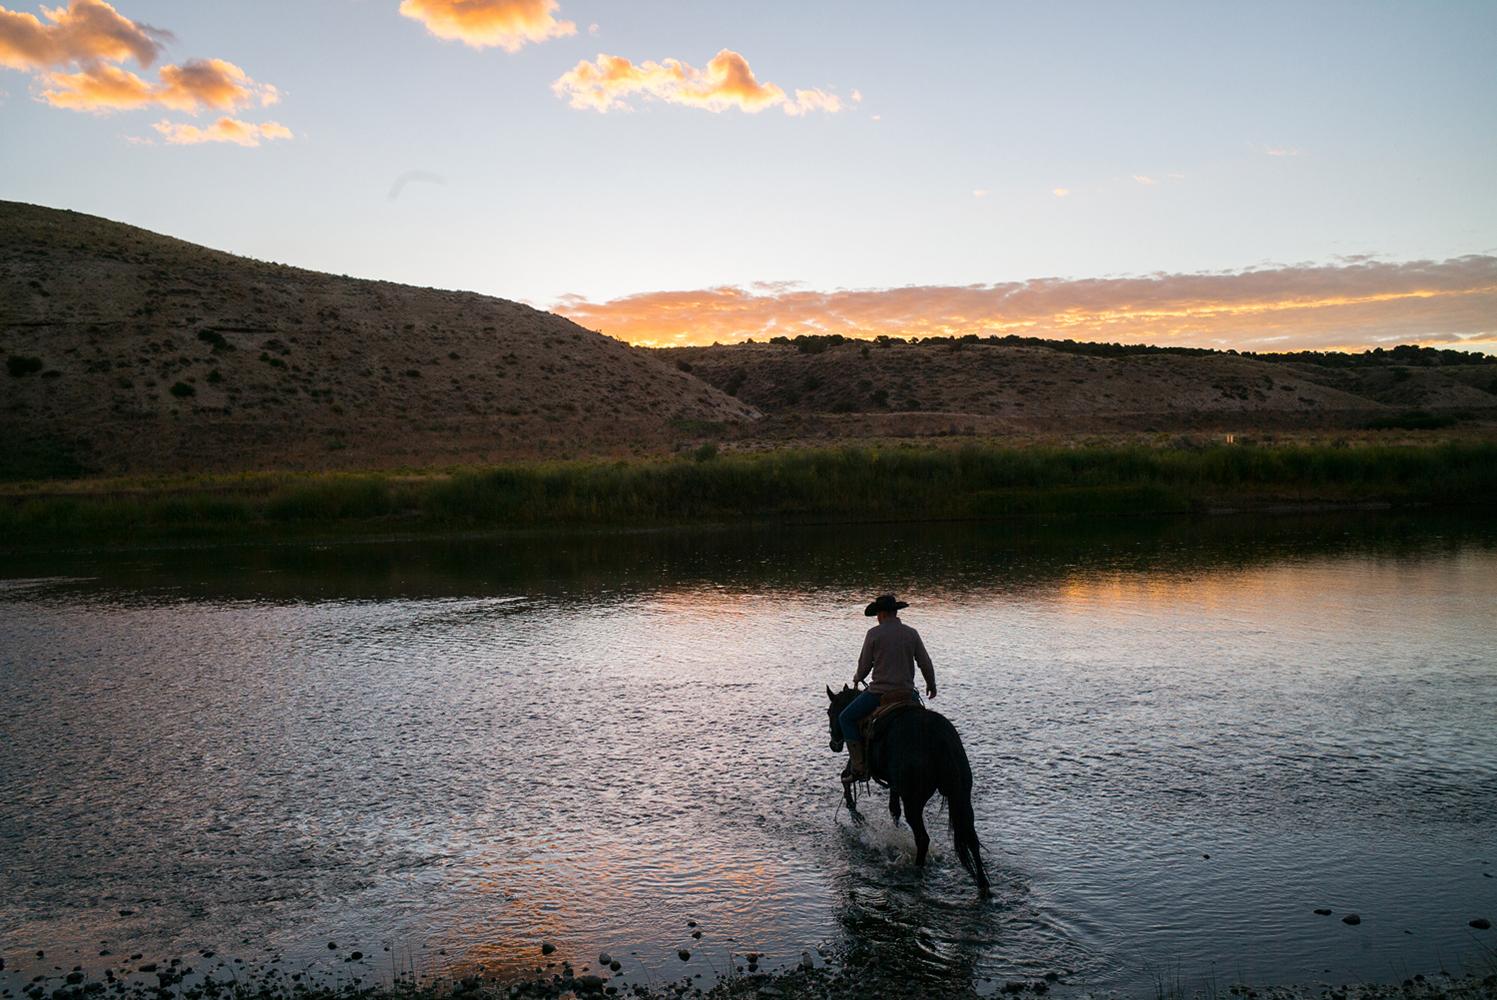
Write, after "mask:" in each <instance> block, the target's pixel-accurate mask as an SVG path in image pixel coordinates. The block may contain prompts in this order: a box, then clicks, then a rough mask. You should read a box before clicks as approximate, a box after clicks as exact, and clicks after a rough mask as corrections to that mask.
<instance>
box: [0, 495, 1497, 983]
mask: <svg viewBox="0 0 1497 1000" xmlns="http://www.w3.org/2000/svg"><path fill="white" fill-rule="evenodd" d="M1493 538H1494V534H1493V531H1492V530H1491V526H1490V525H1488V524H1482V523H1471V522H1449V523H1446V522H1440V521H1436V520H1419V519H1414V518H1408V517H1402V516H1357V517H1349V518H1333V519H1319V518H1316V519H1275V520H1267V521H1264V520H1258V521H1253V520H1237V519H1232V520H1225V521H1202V522H1137V523H1129V524H1124V525H1110V526H1094V527H1092V528H1089V529H1087V530H1085V531H1079V532H1078V530H1077V529H1076V527H1075V526H1074V525H1055V526H1048V527H1047V526H1043V525H1042V526H1038V527H1034V526H1030V525H1018V524H1015V525H999V526H956V525H951V526H925V527H919V526H887V527H878V528H863V529H857V530H843V529H838V530H829V529H796V530H788V529H787V530H781V531H773V530H771V531H762V530H753V531H748V530H745V531H719V532H707V531H702V532H689V533H682V534H674V533H651V534H637V535H626V536H586V537H580V538H577V537H570V536H566V537H563V536H536V537H532V538H527V539H507V540H494V539H460V540H446V541H432V540H425V541H408V542H398V543H379V544H353V545H341V546H325V547H304V546H300V547H299V546H259V547H255V546H245V547H235V548H227V549H217V550H197V549H183V550H166V549H164V550H154V551H149V552H126V553H113V554H108V553H106V554H99V553H81V552H80V553H72V554H63V555H57V556H51V557H39V556H31V557H24V558H22V557H11V559H10V560H9V561H8V563H7V565H6V567H5V575H6V576H8V577H9V578H10V582H9V583H6V584H4V585H0V703H3V704H4V705H6V706H7V712H6V713H5V714H4V715H3V716H0V740H3V745H4V746H5V747H6V759H5V767H4V768H3V769H0V800H3V801H4V802H5V803H6V807H5V809H4V810H0V941H3V942H5V947H6V948H7V949H12V948H14V949H27V950H29V949H31V948H33V947H35V948H46V949H48V950H49V952H52V953H54V954H57V953H69V952H71V953H72V954H71V955H70V956H69V957H68V958H67V961H68V963H69V964H72V962H74V961H77V962H80V963H83V964H88V965H91V966H97V965H98V964H99V963H100V958H99V957H98V956H97V952H98V951H99V950H101V946H100V944H99V943H98V942H101V941H103V942H108V946H107V947H108V950H112V951H114V952H116V953H120V952H124V951H127V950H130V951H135V950H139V951H146V952H148V953H151V954H154V955H162V954H175V953H185V952H189V951H191V950H193V949H196V948H201V947H210V948H214V949H216V950H218V951H220V952H222V953H225V954H243V955H245V956H246V957H255V956H256V955H265V954H285V955H287V956H289V957H290V958H291V959H292V960H294V961H297V962H314V961H328V960H329V959H328V956H327V955H326V951H327V949H326V947H325V946H326V942H327V941H328V940H336V941H338V942H340V943H343V944H345V945H346V944H347V943H348V942H357V943H358V944H359V945H360V946H362V950H363V951H365V952H367V953H370V954H379V955H381V956H384V959H383V960H386V961H391V962H397V961H411V962H416V961H418V960H419V962H421V963H423V965H424V967H427V968H434V967H438V966H442V965H444V964H446V963H452V964H454V965H455V966H457V967H460V968H469V967H475V966H477V965H479V964H482V965H484V966H486V967H487V968H488V969H489V970H491V971H506V970H514V971H521V970H529V969H533V968H534V967H535V966H536V965H537V964H538V963H540V962H541V956H540V954H539V944H540V942H541V941H542V940H548V941H552V942H554V943H555V944H556V945H557V946H558V951H557V953H556V955H555V956H552V958H550V959H546V960H560V959H561V958H563V957H565V958H569V959H570V960H571V961H572V962H573V963H574V964H575V965H576V966H577V967H578V968H580V967H581V966H582V965H583V964H589V963H591V962H593V961H594V960H595V959H596V956H597V953H598V952H599V951H600V950H608V951H609V952H611V953H613V954H614V955H615V956H617V957H621V958H622V957H624V956H629V962H626V963H625V965H626V966H629V963H630V962H633V963H635V964H636V965H637V969H636V970H635V972H632V973H630V974H631V975H639V976H645V977H647V978H653V979H655V980H656V981H659V980H661V979H669V978H673V977H675V976H678V975H681V974H683V973H684V974H696V973H702V974H703V975H704V976H706V977H708V978H710V977H711V976H713V975H716V974H719V973H721V972H723V971H725V970H726V968H727V967H728V963H730V962H731V961H732V956H733V955H734V954H735V953H737V954H741V953H742V952H744V951H749V950H752V951H756V952H760V953H763V954H765V955H766V956H767V957H766V961H765V964H766V965H774V964H777V963H793V962H795V961H798V960H799V958H800V955H801V953H802V951H803V950H804V949H806V948H814V947H815V946H817V945H829V946H832V947H838V948H841V947H849V948H853V949H873V950H875V951H876V952H877V953H878V954H879V955H881V956H884V958H883V960H885V961H898V962H900V963H902V964H904V965H905V966H907V967H908V968H909V969H911V970H915V972H917V973H918V976H919V977H920V981H921V982H922V983H927V984H928V985H929V987H930V989H931V990H932V991H934V992H942V991H946V990H948V989H954V988H955V987H956V986H958V985H962V984H969V983H977V984H979V985H980V986H981V988H983V989H988V988H992V986H993V984H998V983H1001V982H1003V981H1004V980H1008V979H1021V980H1026V981H1033V980H1035V979H1038V978H1039V977H1041V976H1043V975H1044V974H1045V973H1047V972H1054V973H1057V974H1060V975H1062V976H1064V977H1065V978H1066V980H1067V981H1069V982H1071V983H1073V984H1077V983H1086V984H1091V985H1102V986H1125V987H1130V988H1138V987H1142V988H1145V989H1147V988H1149V987H1151V985H1152V982H1151V980H1150V979H1149V972H1148V970H1149V969H1151V968H1158V967H1160V966H1161V964H1171V963H1178V964H1179V966H1180V967H1181V968H1182V969H1184V970H1185V971H1186V972H1187V973H1191V972H1196V973H1200V972H1204V971H1205V970H1208V969H1210V968H1211V967H1212V965H1213V963H1215V964H1216V967H1217V968H1224V969H1241V970H1242V972H1243V974H1245V975H1249V976H1250V977H1253V978H1256V979H1258V980H1259V981H1266V980H1277V981H1284V980H1296V979H1297V980H1305V979H1315V978H1323V977H1324V976H1325V973H1324V971H1323V970H1324V969H1325V968H1327V967H1329V968H1333V969H1335V970H1336V973H1337V975H1339V976H1341V977H1343V978H1386V977H1387V975H1388V972H1387V969H1388V966H1387V961H1386V960H1387V958H1388V956H1393V960H1395V961H1397V962H1398V963H1402V964H1403V965H1405V966H1407V967H1408V968H1410V969H1413V970H1415V971H1420V970H1422V971H1433V967H1434V965H1435V964H1437V963H1438V961H1440V959H1441V958H1442V957H1445V958H1446V959H1448V957H1449V956H1451V955H1458V954H1461V953H1462V951H1463V949H1468V950H1469V948H1470V943H1469V940H1468V937H1469V934H1468V931H1467V929H1466V927H1465V924H1466V921H1467V920H1469V919H1470V918H1471V917H1473V916H1476V915H1480V914H1481V913H1483V912H1487V911H1489V910H1491V909H1497V906H1494V904H1497V897H1494V895H1493V893H1492V890H1491V888H1490V887H1491V886H1492V885H1493V883H1494V881H1497V880H1493V879H1489V878H1485V877H1484V874H1483V870H1482V868H1483V866H1482V865H1481V864H1480V862H1481V861H1482V860H1492V857H1491V856H1492V855H1494V854H1497V849H1494V843H1493V836H1492V834H1491V832H1490V828H1489V827H1490V817H1491V816H1492V815H1493V814H1494V813H1497V765H1494V764H1493V761H1494V760H1497V736H1494V734H1493V732H1492V731H1491V730H1492V727H1491V726H1490V720H1491V718H1493V717H1494V716H1497V662H1494V657H1493V653H1492V647H1493V643H1492V630H1491V608H1492V607H1493V606H1494V600H1497V549H1494V546H1493ZM881 589H894V590H898V591H901V592H903V593H906V594H908V595H910V596H911V597H912V598H915V600H914V601H913V603H914V604H915V607H914V608H913V609H912V610H911V612H909V615H910V616H911V621H912V622H914V623H915V624H917V625H918V627H919V628H920V629H921V630H922V633H923V634H924V635H925V637H926V640H927V644H928V645H929V646H930V648H931V651H932V653H933V655H934V656H935V658H936V661H937V667H938V671H939V672H940V674H941V687H942V694H941V697H940V699H939V700H938V701H937V703H936V704H935V706H934V707H936V708H938V709H940V710H942V711H943V712H945V713H946V714H948V715H949V716H950V717H951V718H952V719H953V721H954V722H955V723H956V724H957V725H958V727H959V729H960V730H961V732H962V734H963V738H964V742H965V743H966V745H967V748H968V752H969V755H970V756H971V757H972V760H973V765H974V771H975V773H976V774H977V776H978V779H977V811H978V829H979V833H980V835H981V836H982V837H983V839H984V841H985V843H986V844H987V847H988V857H989V858H990V873H991V874H992V875H993V876H994V883H995V889H996V890H997V893H998V898H997V900H996V901H995V903H994V904H992V905H990V906H983V905H980V904H979V903H978V902H977V900H976V899H975V896H974V895H973V893H972V891H971V885H970V880H969V879H967V878H966V877H965V875H964V873H962V872H961V871H960V869H959V868H958V867H957V866H956V864H955V862H954V859H952V858H951V857H950V851H949V848H948V846H947V838H946V835H945V832H944V827H945V818H944V816H939V815H937V813H936V806H935V805H934V804H933V805H932V806H931V807H930V809H929V812H928V822H929V823H930V825H931V830H932V836H933V838H934V840H935V843H934V844H933V865H932V868H931V870H930V871H929V872H928V873H926V874H925V875H924V876H923V877H921V876H917V875H916V873H915V872H914V871H913V869H912V868H911V866H910V863H909V862H910V855H911V853H912V844H911V842H910V838H909V834H908V831H907V830H906V829H902V828H899V829H896V828H893V827H892V826H890V825H889V823H888V820H887V817H886V816H883V815H881V814H882V809H881V808H875V809H871V810H869V812H870V813H871V814H873V815H874V816H875V817H876V819H875V822H874V823H873V824H871V825H870V827H868V828H865V829H857V830H854V829H852V828H850V827H848V826H847V825H845V823H843V822H842V821H841V820H839V819H838V818H837V807H838V800H839V798H840V796H839V795H838V789H837V786H836V783H835V781H834V780H832V776H833V775H835V773H836V770H837V768H838V766H839V763H838V761H837V760H836V759H834V758H833V757H831V755H830V754H829V753H828V752H827V750H826V747H825V734H824V727H825V718H824V711H823V705H824V695H822V694H821V688H822V685H823V683H836V682H838V681H839V680H841V679H844V678H846V677H848V676H850V674H851V670H852V661H853V658H854V656H855V654H856V650H857V646H858V642H859V640H860V637H861V632H862V629H863V628H864V627H865V624H866V623H865V621H864V620H863V619H862V617H861V614H860V611H861V607H862V603H863V602H864V601H865V600H866V597H867V595H868V594H869V593H870V592H871V591H874V590H881ZM1317 906H1331V907H1335V908H1337V911H1338V912H1340V911H1341V910H1342V909H1352V908H1355V909H1356V910H1357V911H1358V912H1360V913H1361V914H1362V916H1363V917H1364V922H1363V924H1362V925H1360V926H1359V927H1358V928H1356V929H1353V928H1350V927H1348V926H1347V925H1343V924H1341V923H1340V922H1339V921H1338V920H1334V919H1331V920H1326V919H1324V918H1320V917H1316V916H1314V915H1313V913H1312V910H1313V909H1314V908H1315V907H1317ZM124 911H129V913H128V914H125V913H124ZM689 921H696V922H697V927H696V928H695V929H697V930H700V931H702V938H701V939H700V940H698V939H695V938H692V937H691V936H690V931H691V929H690V925H689V923H688V922H689ZM1405 931H1409V932H1411V933H1407V934H1406V933H1405ZM376 944H377V945H378V946H379V950H378V951H376V948H375V945H376ZM384 947H389V948H390V949H391V950H390V952H388V953H387V952H385V951H383V948H384ZM682 947H685V948H689V949H690V950H691V953H692V957H691V958H690V960H689V961H686V962H681V961H680V960H679V959H677V958H676V957H675V954H676V950H677V949H678V948H682ZM443 952H446V954H445V955H444V954H442V953H443ZM1372 955H1376V956H1377V957H1376V959H1374V958H1373V957H1370V956H1372ZM397 956H405V957H404V958H402V959H397ZM630 967H631V968H633V966H630ZM1397 978H1402V976H1398V977H1397ZM988 980H992V982H991V983H988V982H987V981H988Z"/></svg>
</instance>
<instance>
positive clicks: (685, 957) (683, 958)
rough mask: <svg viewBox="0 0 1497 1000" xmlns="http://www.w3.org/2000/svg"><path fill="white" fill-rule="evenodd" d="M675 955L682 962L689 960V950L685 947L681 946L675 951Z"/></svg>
mask: <svg viewBox="0 0 1497 1000" xmlns="http://www.w3.org/2000/svg"><path fill="white" fill-rule="evenodd" d="M676 957H677V958H679V959H680V960H681V961H683V962H689V961H691V952H689V951H687V950H686V949H685V948H682V949H681V950H680V951H678V952H676Z"/></svg>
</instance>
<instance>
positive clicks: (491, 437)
mask: <svg viewBox="0 0 1497 1000" xmlns="http://www.w3.org/2000/svg"><path fill="white" fill-rule="evenodd" d="M0 355H6V356H12V355H14V356H19V357H36V358H39V359H41V363H42V366H43V371H41V372H38V373H32V374H27V375H24V376H20V377H17V376H13V375H0V387H3V392H0V398H3V402H0V419H3V428H4V433H3V435H0V449H9V450H10V451H11V457H12V458H14V457H15V454H16V453H17V452H18V451H27V450H28V449H29V450H30V452H31V453H40V454H51V455H55V454H56V453H57V451H58V449H68V448H75V449H76V450H77V453H78V456H79V458H80V459H81V460H82V463H83V465H84V466H85V467H87V468H90V469H94V470H97V471H103V472H145V471H181V470H204V469H214V470H222V469H242V468H266V467H277V468H323V467H339V466H343V467H353V466H365V467H367V466H383V467H391V466H404V465H412V466H429V465H433V464H445V463H452V462H471V461H485V460H493V459H499V458H504V457H519V456H561V455H574V454H624V453H628V452H630V451H635V450H645V449H658V448H660V447H662V446H664V445H665V444H667V443H668V442H669V440H670V439H672V438H673V437H675V436H680V435H678V430H677V428H680V427H681V426H682V425H683V423H685V424H695V423H696V422H700V421H723V422H730V423H732V422H739V421H744V420H748V419H752V418H753V416H754V415H755V414H754V413H753V411H752V409H751V408H750V407H748V406H746V405H744V404H743V403H741V402H739V401H738V400H735V399H732V398H730V397H728V396H727V395H725V394H723V393H721V392H719V391H718V390H716V389H714V388H712V387H710V386H708V385H707V384H705V383H704V382H702V381H700V380H699V379H697V378H696V377H694V376H691V375H688V374H686V373H684V372H682V371H680V370H678V369H677V368H676V366H674V365H672V364H668V363H664V362H662V361H660V360H658V359H656V358H654V357H652V356H650V355H648V354H646V353H644V352H640V351H636V350H634V349H632V348H630V347H628V346H626V345H625V344H623V343H621V342H619V341H616V340H612V339H610V338H607V337H604V336H602V335H600V334H597V333H593V332H591V331H588V330H585V329H583V328H582V327H579V326H577V325H575V324H574V323H572V322H570V321H568V320H565V319H563V318H561V317H559V316H555V315H552V314H550V313H546V312H541V311H539V310H536V309H532V308H529V307H527V306H523V305H519V304H517V303H514V302H509V301H505V300H503V299H495V298H489V297H487V296H483V295H476V294H471V293H464V292H447V291H437V290H433V289H424V288H412V287H408V286H403V285H395V284H389V283H385V282H375V281H359V280H353V279H349V278H340V277H334V276H332V275H326V274H319V273H316V272H312V271H303V270H298V269H295V268H290V267H284V266H280V265H275V264H268V263H262V262H259V261H253V260H247V259H244V258H241V257H235V256H232V255H229V254H226V253H220V252H217V251H213V250H207V249H204V248H202V247H198V246H194V245H192V244H189V243H184V242H181V241H178V240H173V239H169V238H167V237H163V236H158V235H156V234H153V233H150V232H146V231H144V230H140V229H135V228H132V227H129V226H124V225H121V224H118V223H113V222H109V221H106V220H103V219H99V218H94V217H91V216H85V215H79V214H76V213H71V212H62V211H57V210H54V209H47V208H38V207H35V206H29V205H21V204H16V203H11V202H0ZM178 384H181V385H185V386H188V387H190V388H191V390H192V394H191V395H184V396H178V395H174V394H173V393H172V391H171V390H172V387H173V386H174V385H178ZM178 392H183V393H185V392H186V390H185V389H179V390H178ZM687 436H689V435H687ZM0 457H3V456H0Z"/></svg>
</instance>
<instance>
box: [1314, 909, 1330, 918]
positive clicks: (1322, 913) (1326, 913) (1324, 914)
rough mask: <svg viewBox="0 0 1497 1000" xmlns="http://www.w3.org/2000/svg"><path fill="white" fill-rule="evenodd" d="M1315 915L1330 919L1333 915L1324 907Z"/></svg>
mask: <svg viewBox="0 0 1497 1000" xmlns="http://www.w3.org/2000/svg"><path fill="white" fill-rule="evenodd" d="M1315 915H1316V916H1317V917H1329V916H1330V915H1331V911H1330V910H1327V909H1326V908H1325V907H1323V906H1322V907H1321V908H1320V909H1318V910H1316V911H1315Z"/></svg>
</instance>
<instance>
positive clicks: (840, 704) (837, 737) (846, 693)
mask: <svg viewBox="0 0 1497 1000" xmlns="http://www.w3.org/2000/svg"><path fill="white" fill-rule="evenodd" d="M857 696H858V692H857V690H856V689H854V688H850V687H848V686H847V685H846V684H844V685H842V690H841V691H833V690H832V689H831V687H830V686H828V687H827V689H826V698H827V701H829V702H831V704H829V705H827V707H826V718H827V724H828V726H829V727H830V730H831V747H832V752H833V753H841V752H842V724H841V723H839V722H838V721H837V716H839V715H841V714H842V710H843V709H844V708H846V707H847V706H848V705H851V704H852V700H853V699H854V698H856V697H857Z"/></svg>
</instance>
